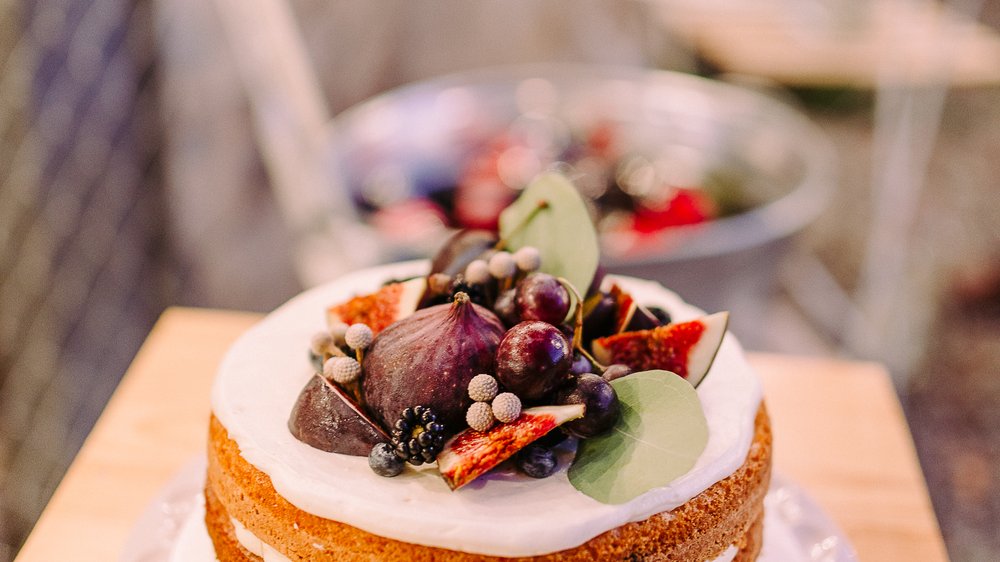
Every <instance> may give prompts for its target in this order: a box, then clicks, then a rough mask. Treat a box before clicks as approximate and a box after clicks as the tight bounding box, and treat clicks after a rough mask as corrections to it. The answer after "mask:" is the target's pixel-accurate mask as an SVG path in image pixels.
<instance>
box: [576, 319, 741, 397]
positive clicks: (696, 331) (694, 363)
mask: <svg viewBox="0 0 1000 562" xmlns="http://www.w3.org/2000/svg"><path fill="white" fill-rule="evenodd" d="M728 323H729V313H728V312H717V313H715V314H710V315H708V316H703V317H701V318H698V319H696V320H690V321H687V322H679V323H676V324H668V325H666V326H660V327H658V328H654V329H652V330H639V331H635V332H624V333H621V334H616V335H614V336H608V337H604V338H598V339H596V340H594V344H593V349H594V357H595V358H596V359H597V360H598V361H600V362H601V363H604V364H610V363H622V364H624V365H627V366H629V367H630V368H632V369H633V370H636V371H645V370H649V369H663V370H666V371H671V372H673V373H676V374H678V375H680V376H681V377H683V378H686V379H687V380H688V382H690V383H691V385H692V386H698V384H699V383H700V382H701V380H702V379H703V378H704V377H705V375H706V374H707V373H708V369H709V367H711V365H712V361H714V360H715V354H716V353H717V352H718V351H719V346H720V345H722V338H723V336H724V335H725V334H726V325H727V324H728Z"/></svg>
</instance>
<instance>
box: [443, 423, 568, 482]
mask: <svg viewBox="0 0 1000 562" xmlns="http://www.w3.org/2000/svg"><path fill="white" fill-rule="evenodd" d="M583 411H584V406H583V404H571V405H567V406H538V407H535V408H528V409H526V410H524V411H522V412H521V415H520V416H519V417H518V418H517V419H516V420H514V421H512V422H510V423H501V424H497V425H494V426H493V427H492V428H490V429H489V430H487V431H476V430H475V429H471V428H470V429H466V430H465V431H462V432H461V433H459V434H457V435H455V436H454V437H452V438H451V439H450V440H449V441H448V442H447V443H445V445H444V449H443V450H442V451H441V453H440V454H439V455H438V456H437V463H438V470H439V471H440V472H441V476H442V477H443V478H444V480H445V482H447V483H448V487H450V488H451V489H452V490H457V489H459V488H461V487H462V486H464V485H466V484H468V483H469V482H472V481H473V480H475V479H476V478H478V477H479V476H481V475H483V474H485V473H487V472H489V471H490V470H492V469H493V467H495V466H496V465H498V464H500V463H502V462H503V461H505V460H507V459H508V458H510V457H511V456H512V455H513V454H514V453H516V452H518V451H520V450H521V449H523V448H524V447H526V446H527V445H529V444H530V443H532V442H533V441H535V440H536V439H539V438H541V437H543V436H544V435H545V434H546V433H548V432H550V431H552V430H553V429H555V428H556V427H558V426H560V425H562V424H564V423H566V422H568V421H571V420H575V419H577V418H580V417H582V416H583Z"/></svg>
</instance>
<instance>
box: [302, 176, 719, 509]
mask: <svg viewBox="0 0 1000 562" xmlns="http://www.w3.org/2000/svg"><path fill="white" fill-rule="evenodd" d="M597 258H598V252H597V241H596V235H595V233H594V229H593V224H592V222H591V220H590V216H589V214H588V211H587V207H586V205H585V204H584V202H583V200H582V199H581V197H580V196H579V194H578V193H577V191H576V189H575V188H574V186H573V185H572V184H571V183H570V182H569V181H568V180H567V179H566V178H565V177H563V176H561V175H559V174H555V173H547V174H543V175H542V176H540V177H539V178H538V179H536V181H534V182H533V183H532V184H531V185H529V186H528V187H527V188H526V189H525V190H524V192H523V193H522V196H521V197H520V198H519V199H518V200H517V201H515V202H514V203H513V204H512V205H511V206H510V207H508V209H506V210H505V211H504V212H503V213H502V214H501V216H500V221H499V232H498V233H493V232H489V231H481V230H475V231H463V232H460V233H459V234H457V235H455V236H454V237H452V238H451V239H450V240H449V241H448V242H447V243H446V244H445V246H444V247H443V248H442V250H441V251H440V252H439V253H438V255H437V256H436V257H435V258H434V259H433V261H432V264H431V268H430V272H429V273H428V274H427V275H426V276H425V277H419V278H415V279H411V280H408V281H401V282H399V281H397V282H390V283H387V284H386V285H384V286H383V287H382V288H380V289H378V290H377V291H375V292H374V293H371V294H368V295H363V296H357V297H354V298H351V299H349V300H347V301H346V302H343V303H339V304H335V305H333V306H331V307H330V308H329V309H328V311H327V313H328V314H327V317H328V330H327V331H325V332H323V333H321V334H317V335H316V336H315V337H314V338H313V339H312V340H311V341H310V342H309V346H310V354H309V355H310V358H311V359H312V363H313V365H314V367H315V369H316V371H318V373H319V374H317V375H316V376H314V377H313V378H312V379H311V380H310V382H309V383H308V384H307V385H306V387H305V388H304V389H303V390H302V393H301V395H300V397H299V401H298V403H297V404H296V406H295V409H294V411H293V412H292V417H291V419H290V420H289V428H290V430H291V431H292V434H293V435H294V436H295V437H297V438H298V439H300V440H302V441H304V442H305V443H307V444H309V445H312V446H314V447H317V448H320V449H323V450H326V451H333V452H337V453H344V454H353V455H363V456H367V457H368V463H369V466H370V468H371V469H372V470H373V471H374V472H375V473H376V474H378V475H381V476H386V477H393V476H397V475H400V474H403V473H404V471H405V465H406V464H411V465H422V464H426V463H434V462H436V463H437V469H438V471H439V472H440V474H441V476H442V477H443V478H444V480H445V482H446V483H447V485H448V486H449V487H450V488H451V489H453V490H456V489H459V488H461V487H462V486H464V485H466V484H468V483H469V482H471V481H473V480H475V479H476V478H478V477H479V476H481V475H483V474H486V473H487V472H489V471H491V470H492V469H493V468H494V467H496V466H497V465H499V464H501V463H503V462H504V461H505V460H507V459H513V460H512V462H511V463H510V464H512V465H513V466H514V467H516V468H517V469H518V470H519V471H520V472H521V473H523V474H525V475H526V476H528V477H531V478H545V477H547V476H550V475H551V474H553V473H555V472H556V471H558V470H559V469H560V468H561V467H560V466H559V463H560V459H564V460H563V464H564V465H565V464H566V463H567V460H566V459H568V458H569V457H571V456H572V451H573V447H574V446H576V447H579V448H580V449H579V450H580V451H581V454H580V455H578V458H577V459H576V460H574V461H573V463H574V464H573V466H574V469H573V470H574V474H592V473H593V472H594V471H595V470H597V469H595V468H594V467H593V465H595V464H597V465H600V464H601V463H606V462H607V458H605V456H602V454H601V452H600V451H596V452H595V450H594V447H595V445H593V444H589V445H587V444H588V443H591V442H593V443H604V442H608V443H616V442H620V440H621V439H623V437H622V436H623V435H626V436H627V435H632V433H631V429H632V428H631V427H628V428H626V427H624V426H623V424H628V423H636V422H637V421H644V423H645V425H644V426H643V427H644V428H645V429H646V430H648V431H651V432H652V431H666V432H670V431H674V429H673V428H670V427H662V426H661V424H657V423H655V422H656V421H657V420H659V419H661V418H663V415H661V414H659V413H657V412H656V411H655V410H657V409H659V408H661V407H673V406H671V400H668V399H664V400H662V401H659V402H658V401H657V400H655V399H650V396H643V395H642V393H638V394H637V393H636V392H634V388H633V387H636V386H642V387H643V388H645V389H647V390H650V391H653V392H655V391H658V390H659V389H661V388H663V384H662V380H661V379H662V378H663V376H660V375H657V377H658V378H656V379H655V380H653V381H652V382H650V381H649V380H648V377H647V376H646V373H645V371H647V370H648V369H667V370H670V371H673V372H674V373H676V375H674V374H672V373H667V374H668V375H669V376H670V377H674V378H677V379H678V380H681V379H680V378H679V377H678V376H677V375H679V376H680V377H685V378H686V379H687V382H684V381H683V380H682V382H681V384H684V385H687V386H688V387H689V390H690V393H688V394H690V395H693V396H696V395H695V393H694V389H693V388H690V386H691V385H696V384H698V382H700V380H701V379H702V378H703V377H704V376H705V374H706V373H707V372H708V369H709V366H710V365H711V363H712V360H713V358H714V356H715V352H716V351H717V350H718V348H719V345H720V343H721V341H722V337H723V335H724V334H725V329H726V319H727V315H726V313H719V314H715V315H710V316H706V317H704V318H701V319H698V320H693V321H689V322H680V323H671V320H670V315H669V314H668V313H667V312H666V311H664V310H662V309H658V308H656V307H646V306H644V305H643V303H640V302H637V300H636V299H635V298H634V297H633V296H632V295H631V294H630V293H629V292H628V291H626V290H625V289H624V288H623V287H622V286H620V285H618V284H617V283H614V282H611V281H610V280H609V281H608V282H603V272H602V270H601V269H600V268H599V267H598V264H597ZM591 352H593V355H592V354H591ZM633 378H634V379H635V380H634V381H632V382H628V381H629V380H630V379H633ZM668 383H669V384H675V383H673V382H669V381H668ZM688 383H690V384H688ZM669 384H668V386H669ZM618 388H623V389H627V390H629V392H627V393H626V394H625V395H624V396H621V393H620V392H619V391H618ZM685 396H688V395H687V394H685ZM689 398H690V396H688V402H692V400H690V399H689ZM650 409H653V410H654V411H647V410H650ZM683 409H684V411H685V412H687V414H684V415H691V416H695V417H697V416H700V415H701V413H700V403H699V402H698V400H697V398H695V399H693V402H692V403H689V404H686V405H685V406H684V408H683ZM637 410H641V411H637ZM651 420H652V421H651ZM695 426H697V423H695ZM557 428H558V429H557ZM615 436H617V437H615ZM632 437H633V438H634V437H635V436H634V435H633V436H632ZM703 437H704V436H701V437H699V436H695V437H693V438H691V439H688V438H685V439H682V441H684V442H685V443H687V446H686V447H685V448H684V451H685V453H684V454H683V455H681V458H680V460H676V459H672V458H671V457H670V456H669V455H667V457H668V458H666V459H665V460H664V459H658V462H659V460H662V461H663V462H666V463H668V464H671V463H673V464H671V470H667V471H663V472H662V474H673V473H675V472H677V470H682V469H683V467H680V468H679V467H678V462H680V463H683V464H685V466H686V463H689V462H690V461H691V458H690V457H691V455H692V454H694V455H695V456H697V454H698V453H699V452H700V449H699V448H698V447H704V443H705V439H703ZM625 439H626V441H627V443H626V446H627V447H629V448H634V449H635V450H637V451H640V452H645V451H646V449H645V448H644V447H642V446H637V445H636V444H635V443H632V442H631V441H628V439H630V438H628V437H625ZM564 442H565V445H564V444H563V443H564ZM650 442H658V443H659V442H667V443H669V442H670V438H669V437H668V438H664V437H663V436H651V437H650ZM609 446H610V445H609ZM614 446H618V445H614ZM555 448H559V450H560V451H563V450H564V451H566V453H567V454H565V455H563V454H560V455H557V454H556V452H555ZM613 450H614V451H616V452H617V451H618V449H613ZM607 451H612V449H607V450H606V451H605V452H607ZM692 451H693V452H692ZM611 456H612V457H615V458H617V456H618V455H617V453H616V454H614V455H611ZM661 456H662V455H661ZM602 459H603V460H602ZM577 465H579V466H577ZM562 468H563V469H565V468H566V467H565V466H563V467H562ZM657 478H659V477H654V478H653V479H652V480H651V481H656V482H660V485H663V484H666V483H667V482H668V481H669V480H668V481H662V478H660V479H657ZM600 481H601V482H605V481H608V482H614V478H612V477H602V478H601V479H600ZM645 483H646V484H648V482H645ZM574 485H577V484H576V483H574ZM615 485H616V486H617V484H615ZM577 487H578V489H580V490H581V491H583V492H584V493H587V494H590V495H593V496H594V497H598V496H604V495H606V494H605V492H606V490H603V489H601V490H597V491H594V490H593V487H588V486H587V485H582V486H577ZM609 497H610V496H609ZM602 501H604V500H602Z"/></svg>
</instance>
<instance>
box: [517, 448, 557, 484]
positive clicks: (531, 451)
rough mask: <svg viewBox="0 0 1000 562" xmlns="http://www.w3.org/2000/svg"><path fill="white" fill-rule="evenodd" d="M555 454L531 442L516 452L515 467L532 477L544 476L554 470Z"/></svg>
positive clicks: (555, 464) (549, 474)
mask: <svg viewBox="0 0 1000 562" xmlns="http://www.w3.org/2000/svg"><path fill="white" fill-rule="evenodd" d="M557 464H558V463H557V462H556V454H555V452H553V451H552V449H549V448H548V447H542V446H541V445H536V444H534V443H532V444H531V445H528V446H527V447H525V448H524V449H522V450H520V451H518V453H517V468H518V470H520V471H521V472H523V473H525V474H527V475H528V476H530V477H532V478H546V477H548V476H551V475H552V473H553V472H555V471H556V466H557Z"/></svg>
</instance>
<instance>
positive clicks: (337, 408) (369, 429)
mask: <svg viewBox="0 0 1000 562" xmlns="http://www.w3.org/2000/svg"><path fill="white" fill-rule="evenodd" d="M288 430H289V431H291V432H292V435H294V436H295V438H296V439H298V440H299V441H302V442H303V443H306V444H308V445H311V446H313V447H315V448H317V449H320V450H322V451H327V452H329V453H341V454H344V455H367V454H368V451H369V450H370V449H371V448H372V447H373V446H375V444H377V443H381V442H384V441H387V440H388V438H389V436H388V435H386V433H385V431H383V430H382V429H381V427H380V425H379V424H378V423H376V422H375V421H373V420H372V419H371V418H370V417H368V415H367V414H366V413H365V412H364V410H363V409H362V408H361V407H360V406H358V404H357V403H356V402H355V401H354V399H353V398H351V397H350V396H349V395H348V394H347V393H346V392H344V391H343V390H342V389H341V388H340V387H339V386H337V385H336V384H332V383H331V382H330V381H328V380H326V379H325V378H323V377H322V376H320V375H318V374H316V375H313V376H312V378H310V379H309V382H308V383H306V386H305V388H303V389H302V392H301V393H299V399H298V400H297V401H296V402H295V407H294V408H292V413H291V416H289V418H288Z"/></svg>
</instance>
